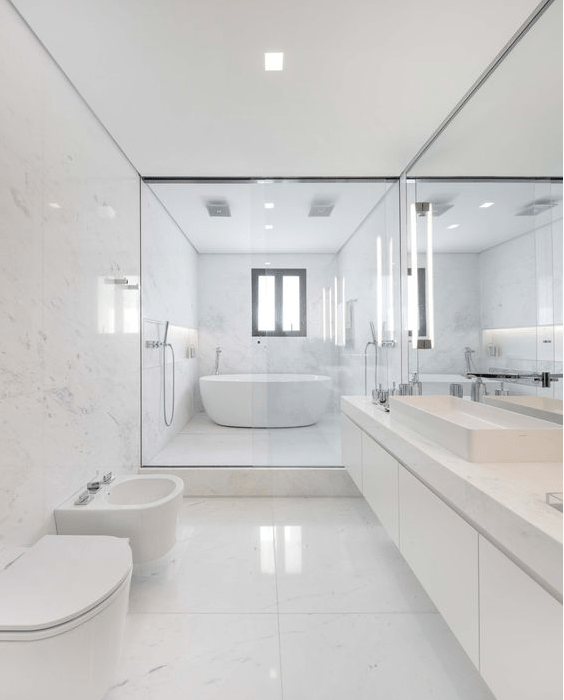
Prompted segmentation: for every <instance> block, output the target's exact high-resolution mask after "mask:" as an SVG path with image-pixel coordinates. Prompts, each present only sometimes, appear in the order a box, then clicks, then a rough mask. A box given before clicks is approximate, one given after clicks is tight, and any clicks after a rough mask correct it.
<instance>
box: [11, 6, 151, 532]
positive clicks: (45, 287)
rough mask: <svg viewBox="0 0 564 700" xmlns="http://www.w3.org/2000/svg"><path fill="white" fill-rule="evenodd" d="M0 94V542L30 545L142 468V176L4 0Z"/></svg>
mask: <svg viewBox="0 0 564 700" xmlns="http://www.w3.org/2000/svg"><path fill="white" fill-rule="evenodd" d="M0 92H1V94H2V100H1V104H0V134H1V136H0V162H1V163H2V165H3V167H2V168H1V169H0V212H1V217H0V236H1V241H2V256H1V257H0V266H1V274H0V320H1V322H2V329H3V342H2V348H1V359H2V362H1V370H0V425H1V430H2V451H1V454H0V472H1V477H2V483H3V488H2V490H1V496H0V499H1V500H2V503H1V504H0V512H1V513H2V521H1V524H0V541H1V542H12V543H21V544H28V543H30V542H32V541H33V540H34V539H36V537H38V536H39V535H40V534H42V533H43V532H45V531H52V530H53V529H54V522H53V518H52V512H53V508H54V507H55V506H56V505H58V503H59V502H60V501H62V500H63V499H64V498H66V497H68V495H69V494H70V493H72V492H74V491H76V490H77V489H78V488H79V487H81V485H82V484H83V483H85V482H86V480H87V479H88V478H90V477H91V476H92V475H93V473H95V472H96V471H97V470H98V469H105V468H111V469H113V470H115V471H132V470H135V469H136V468H137V467H138V465H139V395H140V387H139V289H138V286H137V287H136V286H135V285H136V284H137V285H138V282H139V178H138V175H137V173H136V172H135V170H134V169H133V168H132V166H131V165H130V164H129V162H128V161H127V160H126V158H125V157H124V156H123V154H122V153H121V152H120V151H119V149H118V148H117V147H116V145H115V144H114V142H113V141H112V140H111V139H110V138H109V137H108V135H107V133H106V131H105V130H104V129H103V127H102V126H101V125H100V123H99V122H98V121H97V119H96V118H95V117H94V115H93V114H92V112H91V111H90V110H89V108H88V107H87V106H86V105H85V103H84V102H83V100H82V99H81V98H80V97H79V96H78V94H77V93H76V92H75V90H74V89H73V88H72V86H71V85H70V84H69V82H68V80H67V79H66V78H65V77H64V75H63V74H62V73H61V72H60V70H59V69H58V67H57V66H56V65H55V63H54V62H53V61H52V59H51V58H50V57H49V56H48V54H47V53H46V52H45V50H44V49H43V47H42V46H41V45H40V44H39V42H38V41H37V39H36V38H35V36H34V35H33V34H32V33H31V32H30V31H29V29H28V27H27V26H26V25H25V23H24V22H23V20H22V19H21V18H20V17H19V15H18V14H17V13H16V12H15V11H14V9H13V7H12V6H11V5H10V3H8V2H6V1H5V0H2V2H0ZM123 277H127V278H128V280H129V282H130V285H120V286H117V285H112V286H110V287H108V285H105V284H104V280H106V279H121V278H123ZM108 289H110V290H111V293H110V294H108V293H107V291H108ZM104 290H105V292H106V293H104ZM108 319H112V323H108V322H107V321H108Z"/></svg>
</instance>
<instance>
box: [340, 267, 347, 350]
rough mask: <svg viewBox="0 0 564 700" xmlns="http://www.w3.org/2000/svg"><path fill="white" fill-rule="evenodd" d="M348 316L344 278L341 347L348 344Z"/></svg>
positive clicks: (342, 287) (342, 285) (342, 283)
mask: <svg viewBox="0 0 564 700" xmlns="http://www.w3.org/2000/svg"><path fill="white" fill-rule="evenodd" d="M346 315H347V310H346V304H345V278H344V276H343V280H342V282H341V345H343V346H344V345H346V344H347V337H346V321H347V319H346Z"/></svg>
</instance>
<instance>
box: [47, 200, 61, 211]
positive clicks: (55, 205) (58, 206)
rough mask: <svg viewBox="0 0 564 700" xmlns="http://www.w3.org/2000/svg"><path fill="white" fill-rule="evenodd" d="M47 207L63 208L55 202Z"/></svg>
mask: <svg viewBox="0 0 564 700" xmlns="http://www.w3.org/2000/svg"><path fill="white" fill-rule="evenodd" d="M49 206H50V207H51V209H62V208H63V207H62V206H61V205H60V204H57V202H49Z"/></svg>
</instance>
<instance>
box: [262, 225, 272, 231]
mask: <svg viewBox="0 0 564 700" xmlns="http://www.w3.org/2000/svg"><path fill="white" fill-rule="evenodd" d="M264 228H265V229H266V230H267V231H270V229H273V228H274V226H273V225H272V224H266V225H265V227H264Z"/></svg>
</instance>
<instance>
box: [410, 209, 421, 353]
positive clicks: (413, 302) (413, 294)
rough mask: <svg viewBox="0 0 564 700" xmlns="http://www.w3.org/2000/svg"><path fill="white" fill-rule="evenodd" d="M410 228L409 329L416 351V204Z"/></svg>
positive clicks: (417, 313) (417, 296) (417, 328)
mask: <svg viewBox="0 0 564 700" xmlns="http://www.w3.org/2000/svg"><path fill="white" fill-rule="evenodd" d="M410 228H411V231H410V233H411V275H410V277H409V280H408V285H409V286H408V303H409V309H408V319H409V323H408V328H409V330H410V331H411V347H412V348H414V349H416V348H417V338H418V336H419V293H418V290H419V287H418V279H417V214H416V212H415V202H413V203H412V204H411V206H410Z"/></svg>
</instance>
